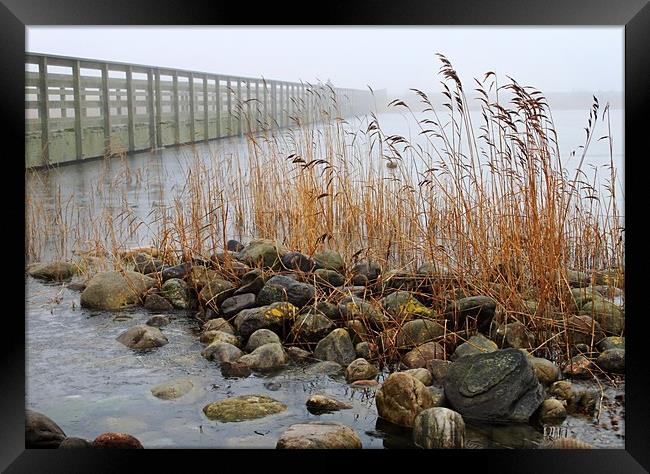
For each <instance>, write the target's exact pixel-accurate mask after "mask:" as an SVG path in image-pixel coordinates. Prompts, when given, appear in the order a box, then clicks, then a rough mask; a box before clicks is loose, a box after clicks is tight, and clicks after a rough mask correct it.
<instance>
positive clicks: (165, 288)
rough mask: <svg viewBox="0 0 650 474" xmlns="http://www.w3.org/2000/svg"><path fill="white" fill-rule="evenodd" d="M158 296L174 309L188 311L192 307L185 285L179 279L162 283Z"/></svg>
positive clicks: (171, 279)
mask: <svg viewBox="0 0 650 474" xmlns="http://www.w3.org/2000/svg"><path fill="white" fill-rule="evenodd" d="M160 294H161V295H162V296H163V297H164V298H165V299H166V300H168V301H169V302H170V303H171V304H172V306H173V307H174V308H176V309H189V308H190V307H191V306H192V302H191V301H190V292H189V288H188V286H187V283H185V281H183V280H181V279H180V278H170V279H169V280H167V281H166V282H165V283H163V284H162V287H161V288H160Z"/></svg>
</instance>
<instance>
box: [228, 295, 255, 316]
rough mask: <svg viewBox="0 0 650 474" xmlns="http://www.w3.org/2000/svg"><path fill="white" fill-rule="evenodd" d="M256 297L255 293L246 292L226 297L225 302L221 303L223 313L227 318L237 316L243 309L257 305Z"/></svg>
mask: <svg viewBox="0 0 650 474" xmlns="http://www.w3.org/2000/svg"><path fill="white" fill-rule="evenodd" d="M255 299H256V297H255V295H254V294H253V293H244V294H241V295H235V296H231V297H230V298H226V299H225V300H224V301H223V303H221V313H222V314H223V315H224V316H225V317H226V318H230V317H232V316H235V315H236V314H237V313H239V312H240V311H241V310H242V309H248V308H253V307H255Z"/></svg>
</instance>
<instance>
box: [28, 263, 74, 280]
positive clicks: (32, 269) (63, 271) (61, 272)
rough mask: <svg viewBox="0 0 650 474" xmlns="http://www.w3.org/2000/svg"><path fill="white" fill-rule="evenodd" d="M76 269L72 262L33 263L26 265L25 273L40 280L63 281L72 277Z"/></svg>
mask: <svg viewBox="0 0 650 474" xmlns="http://www.w3.org/2000/svg"><path fill="white" fill-rule="evenodd" d="M77 269H78V268H77V265H76V264H74V263H72V262H62V261H56V262H49V263H33V264H31V265H29V266H28V267H27V274H28V275H29V276H31V277H33V278H38V279H40V280H48V281H63V280H67V279H69V278H72V277H73V276H74V275H75V274H76V273H77Z"/></svg>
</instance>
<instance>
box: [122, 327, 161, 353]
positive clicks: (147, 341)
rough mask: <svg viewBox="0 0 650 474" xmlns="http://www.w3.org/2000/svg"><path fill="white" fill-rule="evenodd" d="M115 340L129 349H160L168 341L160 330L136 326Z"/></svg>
mask: <svg viewBox="0 0 650 474" xmlns="http://www.w3.org/2000/svg"><path fill="white" fill-rule="evenodd" d="M116 340H117V341H118V342H121V343H122V344H124V345H125V346H126V347H128V348H130V349H151V348H152V347H161V346H164V345H165V344H167V343H168V342H169V341H168V340H167V338H166V337H165V335H164V334H163V333H162V332H160V329H158V328H154V327H151V326H147V325H146V324H138V325H136V326H133V327H131V328H129V329H127V330H126V331H124V332H123V333H122V334H120V335H119V336H117V338H116Z"/></svg>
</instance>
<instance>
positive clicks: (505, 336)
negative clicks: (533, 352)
mask: <svg viewBox="0 0 650 474" xmlns="http://www.w3.org/2000/svg"><path fill="white" fill-rule="evenodd" d="M496 341H497V344H498V345H499V346H500V347H502V348H504V349H506V348H508V347H514V348H515V349H528V348H529V347H531V346H532V341H533V336H532V335H531V334H530V333H529V332H528V330H527V329H526V326H525V325H523V324H522V323H520V322H518V321H516V322H514V323H510V324H505V325H504V326H501V327H500V328H499V329H498V330H497V334H496Z"/></svg>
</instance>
